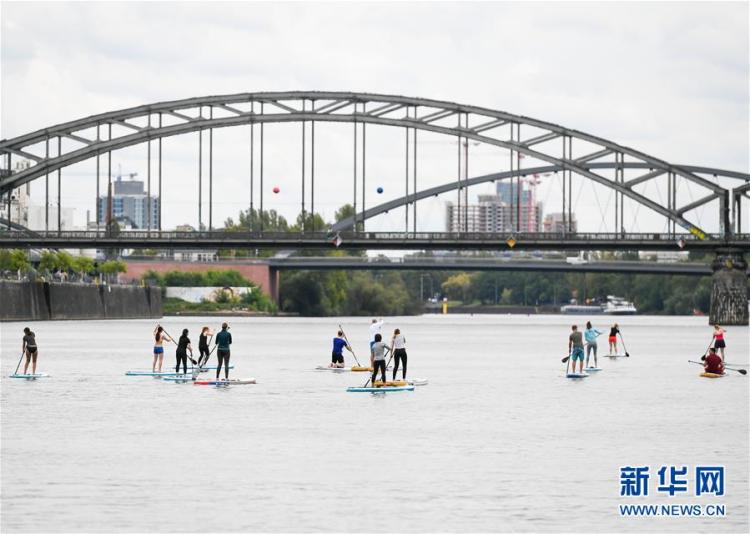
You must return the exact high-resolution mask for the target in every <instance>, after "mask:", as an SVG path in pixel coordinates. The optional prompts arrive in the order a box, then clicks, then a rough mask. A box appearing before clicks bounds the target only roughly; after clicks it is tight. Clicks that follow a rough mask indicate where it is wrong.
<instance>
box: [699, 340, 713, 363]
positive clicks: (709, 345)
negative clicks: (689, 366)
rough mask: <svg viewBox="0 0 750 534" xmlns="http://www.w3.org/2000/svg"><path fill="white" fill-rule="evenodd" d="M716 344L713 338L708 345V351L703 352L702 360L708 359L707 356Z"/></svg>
mask: <svg viewBox="0 0 750 534" xmlns="http://www.w3.org/2000/svg"><path fill="white" fill-rule="evenodd" d="M713 344H714V338H711V343H709V344H708V347H706V350H705V351H703V356H701V360H705V359H706V354H708V351H709V350H710V349H711V345H713Z"/></svg>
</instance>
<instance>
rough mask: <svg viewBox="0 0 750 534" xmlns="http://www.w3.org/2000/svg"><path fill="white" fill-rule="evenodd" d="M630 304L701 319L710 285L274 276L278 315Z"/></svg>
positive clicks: (552, 277) (658, 280)
mask: <svg viewBox="0 0 750 534" xmlns="http://www.w3.org/2000/svg"><path fill="white" fill-rule="evenodd" d="M607 295H615V296H618V297H622V298H625V299H627V300H630V301H632V302H633V303H634V304H635V306H636V308H637V309H638V313H639V314H656V315H692V314H694V313H708V310H709V305H710V298H711V278H710V277H708V276H706V277H700V278H696V277H692V276H667V275H642V274H635V275H633V274H600V273H589V274H579V273H534V272H526V273H514V272H489V271H484V272H475V273H471V272H455V271H453V272H449V271H430V272H419V271H353V272H350V271H294V272H287V271H285V272H282V274H281V285H280V300H281V310H283V311H285V312H289V313H298V314H300V315H310V316H326V315H410V314H417V313H422V312H423V311H424V305H429V304H430V301H432V304H433V305H435V304H437V302H439V301H441V300H442V299H443V298H448V299H449V300H450V301H451V303H452V304H454V305H462V306H498V309H499V311H500V309H501V308H500V307H502V306H515V307H518V306H525V307H535V308H538V309H540V311H547V312H549V311H552V310H555V311H557V310H559V307H560V306H562V305H564V304H567V303H569V302H570V301H571V299H576V300H577V301H578V302H581V303H583V302H603V301H605V300H606V297H607Z"/></svg>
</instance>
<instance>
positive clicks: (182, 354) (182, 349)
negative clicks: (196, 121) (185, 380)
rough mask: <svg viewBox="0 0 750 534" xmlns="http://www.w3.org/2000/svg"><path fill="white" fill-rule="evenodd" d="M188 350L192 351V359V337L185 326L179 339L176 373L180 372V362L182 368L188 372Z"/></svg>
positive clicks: (191, 352)
mask: <svg viewBox="0 0 750 534" xmlns="http://www.w3.org/2000/svg"><path fill="white" fill-rule="evenodd" d="M187 351H190V359H191V360H192V359H193V347H192V345H191V344H190V338H189V337H188V329H187V328H185V329H184V330H183V331H182V335H181V336H180V339H179V340H178V341H177V366H176V367H175V373H179V372H180V362H182V369H183V372H184V373H185V374H187V357H188V356H187Z"/></svg>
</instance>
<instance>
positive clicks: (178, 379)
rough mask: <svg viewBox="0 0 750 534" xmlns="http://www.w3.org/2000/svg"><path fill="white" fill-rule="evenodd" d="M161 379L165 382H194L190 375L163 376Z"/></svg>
mask: <svg viewBox="0 0 750 534" xmlns="http://www.w3.org/2000/svg"><path fill="white" fill-rule="evenodd" d="M161 379H162V380H166V381H167V382H192V381H193V380H196V378H193V375H191V374H187V375H182V376H163V377H161Z"/></svg>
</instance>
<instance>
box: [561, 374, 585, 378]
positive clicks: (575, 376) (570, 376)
mask: <svg viewBox="0 0 750 534" xmlns="http://www.w3.org/2000/svg"><path fill="white" fill-rule="evenodd" d="M565 376H567V377H568V378H586V377H587V376H589V375H588V374H587V373H568V374H567V375H565Z"/></svg>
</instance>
